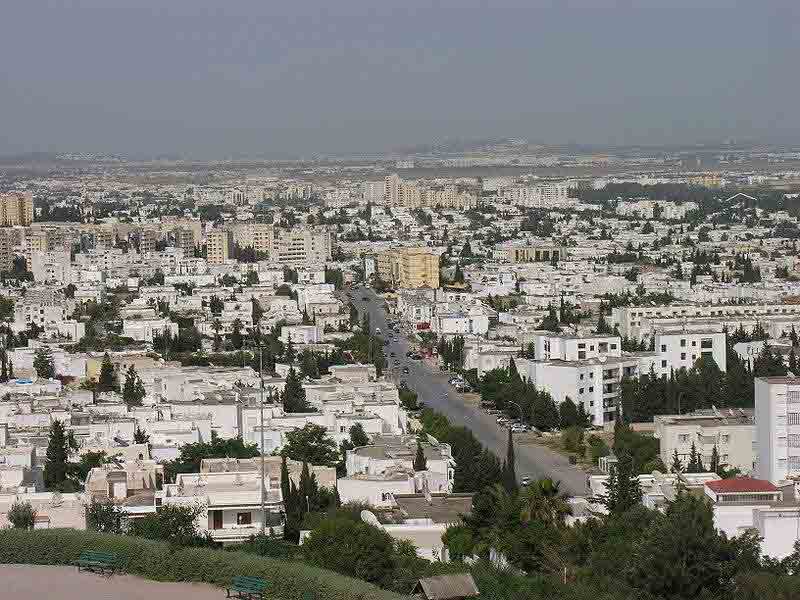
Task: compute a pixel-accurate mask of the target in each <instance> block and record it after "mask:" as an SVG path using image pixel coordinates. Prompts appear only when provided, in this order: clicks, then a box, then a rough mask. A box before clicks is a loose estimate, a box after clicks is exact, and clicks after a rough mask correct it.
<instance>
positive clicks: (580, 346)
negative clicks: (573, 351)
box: [578, 344, 586, 350]
mask: <svg viewBox="0 0 800 600" xmlns="http://www.w3.org/2000/svg"><path fill="white" fill-rule="evenodd" d="M578 348H579V349H584V350H585V349H586V344H578Z"/></svg>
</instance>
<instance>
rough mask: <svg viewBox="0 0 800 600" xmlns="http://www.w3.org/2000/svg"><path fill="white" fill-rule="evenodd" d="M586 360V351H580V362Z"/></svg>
mask: <svg viewBox="0 0 800 600" xmlns="http://www.w3.org/2000/svg"><path fill="white" fill-rule="evenodd" d="M584 358H586V350H578V360H583V359H584Z"/></svg>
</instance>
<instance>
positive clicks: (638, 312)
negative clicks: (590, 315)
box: [611, 303, 800, 339]
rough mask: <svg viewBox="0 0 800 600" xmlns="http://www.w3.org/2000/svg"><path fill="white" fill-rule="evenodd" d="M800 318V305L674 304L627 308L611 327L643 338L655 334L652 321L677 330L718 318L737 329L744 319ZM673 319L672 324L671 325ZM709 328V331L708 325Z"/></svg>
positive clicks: (621, 309) (616, 311) (617, 310)
mask: <svg viewBox="0 0 800 600" xmlns="http://www.w3.org/2000/svg"><path fill="white" fill-rule="evenodd" d="M798 317H800V304H781V303H776V304H709V305H699V304H672V305H668V306H667V305H664V306H623V307H618V308H613V309H612V310H611V325H612V326H617V327H619V333H620V335H623V336H624V335H627V336H628V337H630V338H635V339H641V338H643V337H646V336H649V335H651V334H652V333H653V326H652V324H651V323H652V322H655V321H658V324H659V327H662V328H666V329H675V328H677V327H679V326H681V325H682V324H684V323H686V322H688V321H695V320H702V319H716V321H717V323H718V328H719V329H720V330H721V329H722V326H723V325H728V328H729V329H730V330H733V329H736V327H737V326H738V323H739V322H740V321H742V320H744V321H747V320H754V319H755V320H760V321H761V322H762V323H764V324H765V326H766V323H767V322H769V321H770V320H774V319H792V318H798ZM670 319H672V320H673V322H672V324H671V325H667V323H668V321H669V320H670ZM704 327H705V328H709V325H708V324H706V325H705V326H704Z"/></svg>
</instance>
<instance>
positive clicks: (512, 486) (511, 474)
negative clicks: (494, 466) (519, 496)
mask: <svg viewBox="0 0 800 600" xmlns="http://www.w3.org/2000/svg"><path fill="white" fill-rule="evenodd" d="M503 487H505V488H506V491H507V492H508V493H509V494H511V493H513V492H515V491H516V490H517V469H516V465H515V458H514V435H513V434H512V433H511V429H509V430H508V448H507V450H506V463H505V465H504V466H503Z"/></svg>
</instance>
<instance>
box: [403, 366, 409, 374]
mask: <svg viewBox="0 0 800 600" xmlns="http://www.w3.org/2000/svg"><path fill="white" fill-rule="evenodd" d="M407 374H408V367H403V375H407Z"/></svg>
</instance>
